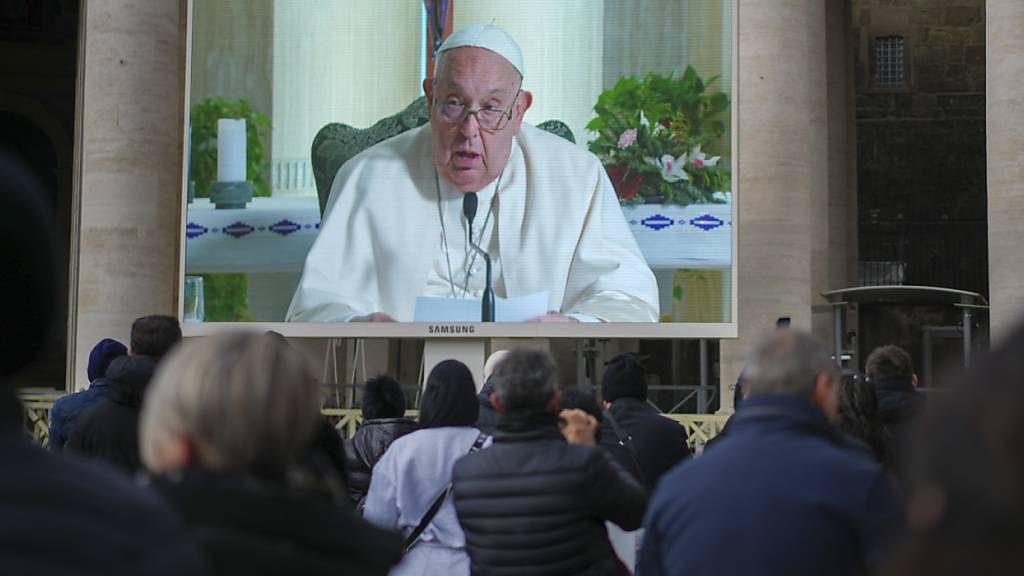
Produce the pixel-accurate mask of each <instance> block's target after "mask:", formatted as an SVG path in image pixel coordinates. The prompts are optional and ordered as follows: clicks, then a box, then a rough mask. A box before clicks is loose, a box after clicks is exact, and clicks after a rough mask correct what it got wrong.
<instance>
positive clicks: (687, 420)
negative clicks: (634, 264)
mask: <svg viewBox="0 0 1024 576" xmlns="http://www.w3.org/2000/svg"><path fill="white" fill-rule="evenodd" d="M62 396H64V394H63V393H59V392H54V393H39V392H23V393H22V394H21V402H22V404H23V405H24V409H25V428H26V432H28V433H29V434H30V435H31V436H32V438H33V439H34V440H35V441H36V442H37V443H39V444H40V445H42V446H47V445H48V444H49V428H50V410H51V409H52V408H53V403H54V402H56V401H57V400H58V399H59V398H61V397H62ZM320 412H321V413H322V414H323V415H324V416H325V417H327V418H328V419H329V420H330V421H331V423H332V424H333V425H334V427H335V428H336V429H337V430H338V433H340V434H341V436H342V437H343V438H351V437H352V436H353V435H355V433H356V430H357V429H359V426H360V425H361V424H362V423H363V414H362V412H361V411H360V410H359V409H358V408H323V409H321V410H320ZM405 415H406V416H407V417H409V418H413V419H415V418H418V417H419V410H407V411H406V413H405ZM662 415H663V416H664V417H666V418H668V419H670V420H674V421H676V422H678V423H679V425H680V426H682V427H683V428H685V429H686V436H687V439H688V441H689V444H690V448H691V449H697V448H700V447H703V446H704V445H705V444H707V443H708V441H709V440H711V439H712V438H714V437H715V436H716V435H717V434H718V433H719V432H721V431H722V427H724V426H725V422H726V420H728V419H729V417H728V416H726V415H719V414H662Z"/></svg>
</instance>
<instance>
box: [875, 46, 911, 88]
mask: <svg viewBox="0 0 1024 576" xmlns="http://www.w3.org/2000/svg"><path fill="white" fill-rule="evenodd" d="M905 85H906V59H905V57H904V40H903V36H899V35H892V36H878V37H876V38H875V86H876V87H878V88H903V87H904V86H905Z"/></svg>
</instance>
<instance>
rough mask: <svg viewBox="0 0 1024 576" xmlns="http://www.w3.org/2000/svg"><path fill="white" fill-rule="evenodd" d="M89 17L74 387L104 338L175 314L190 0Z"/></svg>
mask: <svg viewBox="0 0 1024 576" xmlns="http://www.w3.org/2000/svg"><path fill="white" fill-rule="evenodd" d="M82 18H83V19H84V26H83V28H82V29H83V30H84V32H85V35H86V37H85V41H84V42H83V43H82V46H83V50H84V52H83V53H82V55H81V58H80V62H81V68H80V71H79V74H80V75H81V76H80V82H81V86H80V92H79V106H78V109H79V112H78V114H79V124H80V128H79V134H78V135H77V138H78V141H77V145H78V146H79V148H80V151H81V154H80V164H79V166H78V175H77V177H78V179H79V182H80V186H81V192H80V196H79V209H80V215H79V223H78V235H77V236H76V238H75V239H76V240H77V246H73V247H72V251H73V252H77V256H78V262H77V267H76V270H75V273H74V274H73V276H74V281H73V283H72V295H71V296H72V299H73V301H74V304H75V306H74V307H73V310H74V311H75V312H74V314H73V321H74V326H73V331H74V335H75V349H74V353H73V354H74V356H73V360H72V364H73V366H74V371H73V374H74V385H75V387H76V388H82V387H84V386H85V385H86V384H87V382H86V376H85V374H86V370H85V366H86V365H87V364H88V359H89V350H90V349H91V348H92V346H93V345H94V344H95V343H96V342H97V341H99V340H100V339H102V338H104V337H115V338H117V339H119V340H121V341H122V342H125V343H128V341H129V334H130V328H131V323H132V320H133V319H134V318H136V317H138V316H142V315H146V314H157V313H160V314H174V313H176V305H175V298H176V290H175V286H176V284H177V268H178V250H179V248H178V246H179V228H178V224H179V220H180V203H181V193H180V191H181V168H182V162H181V158H182V130H183V126H182V120H183V118H184V71H185V25H184V18H185V1H184V0H177V1H164V2H135V1H133V0H88V1H86V2H84V6H83V11H82Z"/></svg>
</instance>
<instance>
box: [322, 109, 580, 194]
mask: <svg viewBox="0 0 1024 576" xmlns="http://www.w3.org/2000/svg"><path fill="white" fill-rule="evenodd" d="M427 121H428V119H427V99H426V97H424V96H420V97H419V98H417V99H416V100H414V101H413V103H412V104H410V105H409V106H407V107H406V108H405V110H402V111H401V112H399V113H398V114H395V115H394V116H388V117H387V118H384V119H382V120H380V121H379V122H377V123H376V124H374V125H373V126H370V127H369V128H366V129H359V128H353V127H352V126H349V125H347V124H340V123H337V122H335V123H332V124H328V125H326V126H324V127H323V128H321V129H320V131H319V132H317V133H316V136H315V137H314V138H313V147H312V150H311V153H312V164H313V177H314V179H315V180H316V194H317V196H318V197H319V199H320V213H321V214H323V212H324V207H326V206H327V198H328V196H330V194H331V185H332V184H333V183H334V175H335V174H337V173H338V169H339V168H341V165H342V164H344V163H345V162H347V161H348V160H349V158H352V157H353V156H355V155H356V154H359V153H360V152H362V151H363V150H366V149H367V148H369V147H370V146H373V145H374V144H377V143H378V142H383V141H384V140H387V139H388V138H391V137H392V136H397V135H399V134H401V133H402V132H405V131H406V130H409V129H412V128H416V127H418V126H422V125H424V124H426V123H427ZM537 127H538V128H541V129H543V130H547V131H548V132H551V133H552V134H556V135H558V136H561V137H562V138H565V139H566V140H568V141H570V142H572V143H576V138H575V137H574V136H573V133H572V130H571V129H569V127H568V126H566V125H565V123H563V122H560V121H558V120H548V121H546V122H541V123H540V124H538V125H537Z"/></svg>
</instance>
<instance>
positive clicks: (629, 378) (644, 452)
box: [599, 353, 690, 490]
mask: <svg viewBox="0 0 1024 576" xmlns="http://www.w3.org/2000/svg"><path fill="white" fill-rule="evenodd" d="M601 397H602V399H603V400H604V409H605V412H604V418H602V419H601V428H600V438H601V441H600V444H599V445H600V446H601V447H602V448H604V449H606V450H608V452H609V453H611V455H612V456H613V457H614V458H615V460H616V461H618V463H619V464H621V465H622V467H623V468H625V469H626V470H628V471H629V472H630V473H632V474H633V476H634V477H635V478H636V480H637V482H640V483H641V484H643V485H644V486H646V487H647V489H648V490H653V489H654V487H655V486H656V485H657V484H658V479H660V478H661V476H662V475H663V474H665V472H668V471H669V470H670V469H671V468H672V467H673V466H675V465H676V464H678V463H680V462H682V461H683V460H684V459H685V458H686V457H687V456H689V455H690V448H689V446H688V445H687V443H686V430H685V429H684V428H683V427H682V426H680V425H679V424H677V423H675V422H673V421H671V420H669V419H668V418H665V417H664V416H662V415H661V413H660V412H658V409H657V408H655V407H654V406H652V405H651V404H649V403H648V402H647V376H646V370H645V369H644V366H643V364H641V363H640V361H639V360H638V359H637V358H636V356H634V355H633V354H629V353H622V354H618V355H617V356H615V357H614V358H612V359H611V360H609V361H608V364H607V365H606V366H605V369H604V376H603V377H602V378H601Z"/></svg>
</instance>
